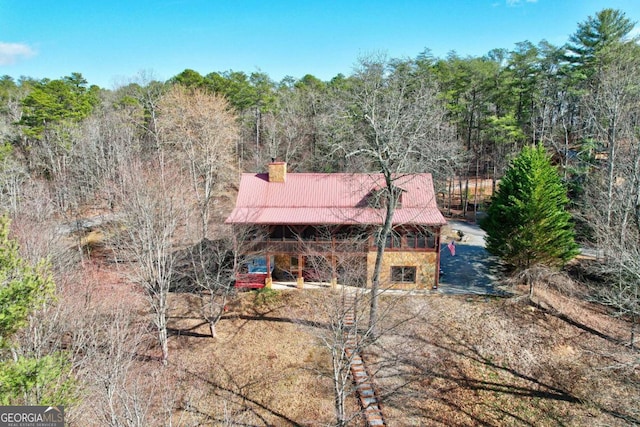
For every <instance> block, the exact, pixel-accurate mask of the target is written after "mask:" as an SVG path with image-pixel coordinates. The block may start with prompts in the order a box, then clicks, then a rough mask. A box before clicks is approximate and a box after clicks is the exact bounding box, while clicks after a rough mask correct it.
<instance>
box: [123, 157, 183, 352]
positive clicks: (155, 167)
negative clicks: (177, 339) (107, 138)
mask: <svg viewBox="0 0 640 427" xmlns="http://www.w3.org/2000/svg"><path fill="white" fill-rule="evenodd" d="M159 157H160V158H159V159H158V160H157V161H156V162H152V163H151V162H150V163H142V162H136V161H132V162H131V163H130V164H129V167H128V168H127V171H126V172H127V176H126V178H125V180H124V182H125V187H124V188H123V189H122V190H123V192H122V195H121V199H122V207H123V209H122V227H121V229H120V230H118V231H119V232H118V233H117V234H116V237H117V240H116V242H115V243H116V245H117V247H118V249H120V253H121V254H122V256H123V259H124V260H126V261H130V262H131V265H130V268H129V266H128V267H127V271H128V273H129V274H131V277H132V279H133V280H134V281H135V282H136V283H138V284H140V285H141V286H142V288H143V289H144V291H145V294H146V296H147V298H148V301H149V304H150V306H151V309H152V314H153V316H152V318H153V323H154V325H155V327H156V329H157V333H158V342H159V344H160V347H161V349H162V361H163V363H164V364H166V363H167V361H168V358H169V346H168V335H167V316H168V311H169V305H168V298H167V296H168V293H169V290H170V287H171V283H172V279H173V274H174V263H175V259H176V251H177V249H178V247H179V246H178V243H177V241H178V237H177V236H176V232H177V231H178V228H179V227H180V226H181V225H182V224H183V222H184V220H185V217H184V214H185V212H184V207H185V206H187V203H186V202H185V200H184V198H183V195H182V194H181V189H182V188H183V186H182V185H181V183H180V174H179V173H175V171H172V170H171V168H170V167H169V166H168V165H166V164H164V161H163V159H162V155H160V156H159Z"/></svg>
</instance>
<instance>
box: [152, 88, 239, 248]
mask: <svg viewBox="0 0 640 427" xmlns="http://www.w3.org/2000/svg"><path fill="white" fill-rule="evenodd" d="M159 108H160V116H159V118H158V130H159V133H160V135H161V138H162V139H163V140H164V141H166V142H168V143H170V144H171V145H173V146H174V147H175V148H176V150H175V153H174V154H175V155H176V156H177V157H178V159H179V160H180V161H181V163H182V164H183V165H184V168H185V169H186V170H187V171H188V173H189V175H190V177H191V189H192V191H193V195H194V199H195V200H196V202H197V205H198V213H199V219H200V227H201V236H200V239H205V238H207V237H208V231H209V220H210V217H211V204H212V202H214V201H215V199H216V197H217V196H219V194H220V193H221V192H222V191H223V190H224V189H225V187H226V185H227V184H229V183H230V182H231V180H232V179H233V178H234V172H235V168H234V162H233V150H234V146H235V143H236V140H237V138H238V125H237V121H236V117H235V115H234V114H233V113H232V112H231V111H230V107H229V104H228V103H227V101H226V100H225V99H224V98H223V97H221V96H218V95H215V94H209V93H206V92H204V91H203V90H200V89H187V88H185V87H183V86H181V85H175V86H173V87H172V88H171V89H170V90H169V91H168V92H167V93H166V94H165V95H164V96H163V97H162V99H161V100H160V103H159Z"/></svg>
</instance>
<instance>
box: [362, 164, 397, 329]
mask: <svg viewBox="0 0 640 427" xmlns="http://www.w3.org/2000/svg"><path fill="white" fill-rule="evenodd" d="M385 175H386V174H385ZM385 180H386V184H387V190H388V199H387V209H386V212H385V218H384V225H383V226H382V230H381V231H380V235H379V237H378V242H377V243H378V247H377V250H376V263H375V265H374V268H373V277H372V279H371V309H370V310H369V330H370V331H371V336H372V337H373V339H375V338H376V335H377V331H376V323H377V321H378V291H379V289H380V270H381V269H382V257H383V256H384V247H385V243H386V241H387V237H389V234H390V233H391V228H392V225H393V214H394V212H395V210H396V201H397V196H396V194H395V190H394V188H393V181H392V180H391V176H390V175H389V176H385Z"/></svg>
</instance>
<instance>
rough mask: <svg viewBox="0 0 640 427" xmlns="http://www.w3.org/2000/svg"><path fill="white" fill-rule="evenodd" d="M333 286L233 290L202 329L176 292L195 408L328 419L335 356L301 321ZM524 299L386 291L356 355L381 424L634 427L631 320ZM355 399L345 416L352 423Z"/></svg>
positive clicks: (637, 394) (582, 306)
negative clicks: (373, 389) (379, 403)
mask: <svg viewBox="0 0 640 427" xmlns="http://www.w3.org/2000/svg"><path fill="white" fill-rule="evenodd" d="M327 292H330V291H327V290H325V291H322V290H315V291H309V290H307V291H282V292H280V293H273V294H269V295H268V297H267V298H264V297H262V298H261V297H260V295H256V294H255V293H244V294H241V295H240V296H239V297H238V298H237V299H236V301H235V302H234V304H232V305H231V306H230V311H229V313H228V315H227V316H226V318H225V319H223V320H222V321H221V322H220V324H219V336H218V338H216V339H212V338H210V337H209V336H207V333H208V330H207V328H206V326H205V325H203V324H201V322H200V321H199V320H198V319H197V317H196V316H195V315H194V312H193V304H192V303H193V301H190V299H189V298H188V297H187V296H185V295H175V296H174V303H175V310H174V316H173V322H172V328H174V330H175V331H176V334H175V336H174V337H173V338H172V351H173V357H172V359H173V360H175V361H179V362H177V363H176V364H175V366H176V367H177V366H178V365H180V366H181V368H180V369H183V370H184V372H188V373H189V376H188V378H189V377H190V379H189V387H197V388H198V389H200V390H201V392H202V393H201V396H200V398H199V399H198V401H197V402H196V401H195V400H194V401H193V402H192V403H191V410H193V408H194V407H197V408H198V412H199V413H204V414H208V415H209V416H210V418H209V420H210V421H212V420H219V419H220V414H221V413H224V411H227V412H226V413H227V414H234V416H235V417H236V421H238V422H240V421H242V422H243V423H246V425H309V426H311V425H329V424H331V422H332V417H333V397H332V388H331V384H332V383H331V380H330V378H329V374H330V366H331V361H330V359H329V354H328V351H327V350H326V348H323V347H322V346H321V345H319V342H318V339H317V337H316V336H315V335H314V334H313V331H312V330H311V329H310V328H309V327H308V323H307V322H309V321H321V320H322V313H318V311H317V309H316V308H315V307H318V306H319V305H321V304H319V301H320V300H321V299H323V298H326V297H327ZM536 295H537V296H538V297H539V299H540V302H541V305H540V307H534V306H532V305H529V304H528V303H525V300H524V299H522V298H520V299H518V298H511V299H499V298H495V299H493V298H485V297H464V296H419V297H418V296H411V297H402V296H397V295H394V296H389V297H385V298H383V307H386V308H388V309H389V310H388V311H386V313H387V315H386V316H385V318H384V320H383V322H384V325H385V326H384V328H383V330H384V331H385V333H384V334H383V335H382V338H381V339H380V341H379V342H377V343H376V344H374V345H372V346H370V347H368V350H367V352H366V354H367V360H368V361H369V364H370V369H371V370H373V371H374V372H375V373H376V378H377V384H378V387H379V392H380V395H381V396H382V400H383V402H384V411H385V415H386V417H387V421H388V425H392V426H408V425H425V426H428V425H434V426H436V425H437V426H472V425H490V426H504V425H513V426H516V425H517V426H520V425H531V426H534V425H535V426H541V425H544V426H552V425H558V426H560V425H564V426H584V425H592V426H593V425H609V426H616V425H620V426H622V425H633V424H636V423H638V422H640V409H639V408H640V372H639V369H638V365H639V361H640V356H639V353H638V352H637V351H631V350H630V349H629V348H628V347H627V346H626V345H625V344H626V340H627V339H628V328H627V326H626V325H625V324H624V323H622V322H620V321H618V320H614V319H612V318H611V317H609V316H606V314H604V313H602V312H601V311H600V310H599V309H597V307H593V306H590V305H588V304H586V303H581V302H578V301H575V300H573V299H572V298H571V297H568V296H564V295H561V294H560V293H558V292H557V291H555V290H552V289H545V288H541V289H539V290H538V291H537V294H536ZM541 307H544V308H541ZM357 409H358V408H357V407H356V406H355V405H354V404H353V403H352V404H351V410H352V411H353V415H354V421H353V425H360V422H361V421H360V419H359V418H358V417H357V414H356V412H357Z"/></svg>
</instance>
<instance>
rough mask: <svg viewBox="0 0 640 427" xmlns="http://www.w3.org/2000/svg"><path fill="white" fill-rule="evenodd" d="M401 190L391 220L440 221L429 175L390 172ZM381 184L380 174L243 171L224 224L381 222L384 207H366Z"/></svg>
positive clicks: (410, 222) (414, 222) (424, 222)
mask: <svg viewBox="0 0 640 427" xmlns="http://www.w3.org/2000/svg"><path fill="white" fill-rule="evenodd" d="M394 185H395V186H396V187H399V188H401V189H402V190H404V192H403V194H402V206H401V207H400V208H398V209H396V212H395V215H394V218H393V224H394V225H399V224H422V225H442V224H446V221H445V219H444V217H443V216H442V214H441V213H440V210H439V209H438V206H437V204H436V200H435V195H434V190H433V181H432V179H431V174H429V173H422V174H410V175H403V176H398V177H395V180H394ZM381 187H384V179H383V176H382V175H381V174H346V173H331V174H321V173H289V174H287V176H286V181H285V182H284V183H281V182H269V175H268V174H242V178H241V179H240V189H239V192H238V199H237V201H236V207H235V209H234V210H233V212H231V215H229V217H228V218H227V220H226V221H225V222H226V223H228V224H271V225H275V224H310V225H322V224H382V223H383V222H384V214H385V211H384V209H375V208H371V207H368V206H367V204H366V198H367V196H368V195H369V194H370V193H371V191H374V190H376V189H380V188H381Z"/></svg>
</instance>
